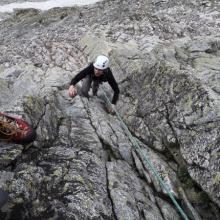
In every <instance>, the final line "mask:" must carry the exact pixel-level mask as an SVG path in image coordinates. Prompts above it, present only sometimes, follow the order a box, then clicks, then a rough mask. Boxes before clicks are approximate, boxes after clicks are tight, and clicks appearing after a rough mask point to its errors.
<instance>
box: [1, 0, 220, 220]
mask: <svg viewBox="0 0 220 220" xmlns="http://www.w3.org/2000/svg"><path fill="white" fill-rule="evenodd" d="M219 16H220V14H219V3H218V1H181V0H177V1H153V0H151V1H150V0H148V1H144V0H143V1H136V2H134V1H129V0H123V1H119V0H106V1H103V2H99V3H97V4H94V5H90V6H86V7H74V8H56V9H52V10H49V11H45V12H42V11H39V10H36V9H25V10H16V11H15V12H14V14H12V15H10V17H9V18H8V19H7V20H4V21H0V89H1V94H0V103H1V105H0V111H6V112H8V113H10V114H13V115H19V116H20V117H22V118H23V119H25V120H27V121H28V122H29V123H31V124H32V125H33V126H34V128H35V129H36V132H37V139H36V141H34V142H33V143H32V144H30V145H16V144H11V143H5V142H0V173H1V175H0V188H2V189H4V190H5V191H6V192H8V195H9V199H8V202H7V203H6V204H5V205H4V206H3V207H2V208H1V212H0V217H1V219H155V220H156V219H181V218H180V215H179V213H178V211H177V210H176V209H175V207H174V205H173V203H172V202H171V200H170V198H169V197H168V195H167V192H166V191H164V189H163V188H161V186H160V185H159V183H158V182H157V181H156V179H155V178H154V176H153V175H152V173H151V171H150V169H149V167H148V166H147V165H146V164H145V163H144V161H143V159H142V157H141V155H140V154H139V153H138V152H136V151H135V150H134V148H132V144H131V142H130V140H129V138H128V136H127V135H126V133H125V131H124V130H123V129H122V127H121V124H120V121H119V120H118V118H117V117H116V115H110V114H108V113H107V112H106V106H105V99H104V93H103V91H105V92H106V94H107V96H108V97H109V98H111V95H112V93H111V88H110V87H109V86H108V85H106V84H103V85H102V90H100V91H99V93H98V97H91V98H90V99H87V98H85V97H81V96H77V97H76V98H74V99H70V98H69V97H68V93H67V89H68V85H69V82H70V80H71V78H72V77H73V76H74V75H75V74H77V73H78V71H79V70H81V69H82V68H83V67H85V66H86V65H87V64H88V63H89V62H91V61H93V60H94V58H95V57H96V55H98V54H100V53H104V54H106V55H108V56H109V58H110V62H111V68H112V71H113V73H114V75H115V78H116V79H117V81H118V83H119V88H120V91H121V94H120V98H119V102H118V103H117V106H116V108H117V110H118V111H119V113H120V115H121V116H122V118H123V120H124V121H125V122H126V124H127V125H128V128H129V129H130V131H131V132H132V135H133V137H134V138H135V139H136V140H137V141H138V143H139V144H140V147H141V149H142V151H143V152H144V153H145V154H146V155H147V156H148V157H149V159H151V161H152V163H153V164H154V166H155V168H156V169H157V171H158V172H159V174H160V176H161V178H162V179H163V180H164V181H165V183H166V184H167V186H168V187H169V189H170V190H171V192H172V193H173V195H174V197H175V198H176V199H177V200H178V202H179V203H180V204H181V207H182V208H183V209H184V211H185V212H186V214H187V216H188V217H189V219H216V220H217V219H219V218H220V210H219V207H220V195H219V192H220V189H219V186H220V184H219V182H220V174H219V162H220V159H219V150H220V146H219V91H220V90H219V83H218V82H219V77H218V75H219V71H220V65H219V59H220V58H219V54H220V52H219V51H220V46H219V45H220V38H219Z"/></svg>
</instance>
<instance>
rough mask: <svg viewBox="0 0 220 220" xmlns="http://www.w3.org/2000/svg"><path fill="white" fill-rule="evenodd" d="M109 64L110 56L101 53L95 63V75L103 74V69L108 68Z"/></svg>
mask: <svg viewBox="0 0 220 220" xmlns="http://www.w3.org/2000/svg"><path fill="white" fill-rule="evenodd" d="M108 65H109V59H108V57H106V56H104V55H99V56H98V57H97V58H96V60H95V62H94V63H93V66H94V73H95V76H101V75H102V74H103V71H104V70H105V69H107V68H108Z"/></svg>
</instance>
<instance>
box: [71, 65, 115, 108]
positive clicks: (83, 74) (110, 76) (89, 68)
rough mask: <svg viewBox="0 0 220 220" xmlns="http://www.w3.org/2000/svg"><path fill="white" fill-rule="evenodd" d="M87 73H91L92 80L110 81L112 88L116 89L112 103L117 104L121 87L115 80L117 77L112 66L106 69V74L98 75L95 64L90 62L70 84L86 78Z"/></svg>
mask: <svg viewBox="0 0 220 220" xmlns="http://www.w3.org/2000/svg"><path fill="white" fill-rule="evenodd" d="M87 75H90V76H91V77H92V80H98V81H99V82H108V83H109V85H110V86H111V88H112V89H113V90H114V96H113V98H112V104H116V102H117V100H118V95H119V88H118V84H117V82H116V81H115V78H114V76H113V74H112V71H111V69H110V68H107V69H105V70H104V74H103V75H101V76H99V77H96V76H95V74H94V66H93V64H92V63H91V64H89V66H87V67H86V68H85V69H83V70H82V71H80V72H79V73H78V74H77V75H76V76H75V77H74V78H73V79H72V80H71V83H70V85H73V86H74V85H76V84H77V83H78V82H79V81H80V80H81V79H83V78H85V77H86V76H87Z"/></svg>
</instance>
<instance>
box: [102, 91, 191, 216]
mask: <svg viewBox="0 0 220 220" xmlns="http://www.w3.org/2000/svg"><path fill="white" fill-rule="evenodd" d="M103 92H104V91H103ZM104 96H105V99H106V100H107V102H108V104H109V105H110V106H111V105H112V104H111V102H110V100H109V99H108V97H107V95H106V93H105V92H104ZM114 111H115V113H116V116H117V118H118V119H119V121H120V122H121V125H122V127H123V129H124V130H125V132H126V133H127V135H128V137H129V139H130V141H131V143H132V144H133V145H132V146H133V148H134V149H135V150H136V151H137V152H138V153H139V155H141V157H142V159H143V161H144V162H145V163H146V164H147V166H148V168H149V170H150V171H151V172H152V174H153V175H154V177H155V178H156V179H157V180H158V182H159V183H160V185H161V186H162V187H163V188H164V189H165V191H166V192H167V194H168V196H169V197H170V198H171V200H172V202H173V203H174V205H175V206H176V208H177V210H178V211H179V213H180V214H181V216H182V218H183V219H184V220H189V218H188V217H187V215H186V214H185V212H184V211H183V209H182V208H181V207H180V205H179V204H178V202H177V201H176V199H175V198H174V196H173V194H172V192H171V191H170V190H169V187H168V186H167V184H166V183H165V182H164V181H163V180H162V179H161V177H160V175H159V174H158V172H157V170H156V168H155V167H154V166H153V164H152V163H151V161H150V160H149V159H148V157H147V156H146V154H145V153H144V152H143V151H142V150H141V147H140V146H139V144H138V142H137V141H136V139H135V138H134V137H133V136H132V134H131V132H130V131H129V129H128V127H127V126H126V124H125V123H124V121H123V119H122V117H121V116H120V114H119V112H118V111H117V110H116V109H115V108H114Z"/></svg>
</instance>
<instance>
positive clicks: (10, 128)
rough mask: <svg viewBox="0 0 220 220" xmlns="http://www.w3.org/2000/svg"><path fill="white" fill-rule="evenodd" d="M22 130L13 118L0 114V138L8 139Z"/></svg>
mask: <svg viewBox="0 0 220 220" xmlns="http://www.w3.org/2000/svg"><path fill="white" fill-rule="evenodd" d="M22 132H23V131H22V130H21V129H20V128H19V127H18V125H17V124H16V122H15V121H14V120H11V119H10V118H7V117H5V116H4V115H0V140H5V141H10V140H11V139H12V138H13V136H15V135H17V134H19V133H22Z"/></svg>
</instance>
